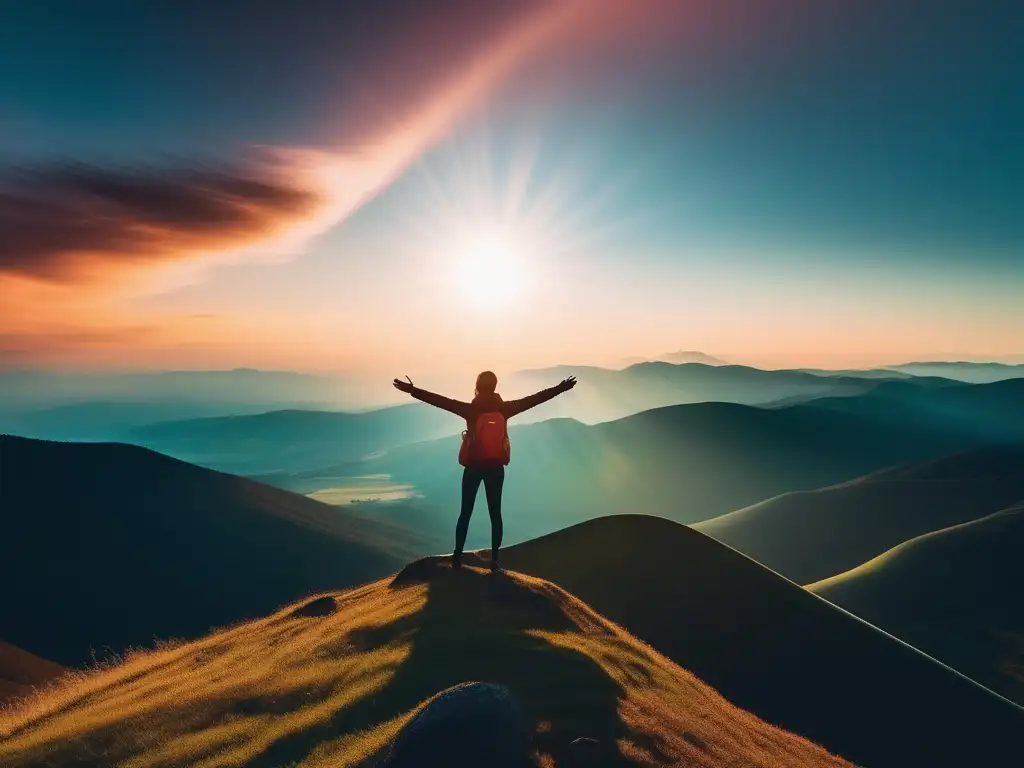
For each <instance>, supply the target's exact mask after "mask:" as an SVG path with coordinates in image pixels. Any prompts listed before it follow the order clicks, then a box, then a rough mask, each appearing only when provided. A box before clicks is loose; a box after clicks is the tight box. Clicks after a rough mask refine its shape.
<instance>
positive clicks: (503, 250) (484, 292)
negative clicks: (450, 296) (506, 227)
mask: <svg viewBox="0 0 1024 768" xmlns="http://www.w3.org/2000/svg"><path fill="white" fill-rule="evenodd" d="M456 272H457V275H456V278H457V282H458V285H459V289H460V292H461V294H462V295H463V296H464V297H465V298H466V299H467V300H468V301H470V302H471V303H472V304H473V305H474V306H476V307H478V308H480V309H500V308H502V307H505V306H507V305H508V304H509V303H510V302H511V301H512V299H513V298H515V296H516V295H517V294H518V293H519V291H520V290H521V288H522V282H523V261H522V254H521V253H519V252H518V251H517V249H516V247H515V246H514V245H513V243H512V242H511V241H510V240H508V239H506V238H502V237H498V236H495V235H484V236H478V237H474V238H472V239H471V240H469V241H468V242H467V243H466V245H465V247H464V248H462V249H461V253H460V255H459V259H458V263H457V266H456Z"/></svg>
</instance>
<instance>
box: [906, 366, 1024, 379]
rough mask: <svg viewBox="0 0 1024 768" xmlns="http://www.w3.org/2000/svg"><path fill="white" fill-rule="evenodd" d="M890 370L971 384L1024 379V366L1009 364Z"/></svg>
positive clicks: (913, 367) (907, 367)
mask: <svg viewBox="0 0 1024 768" xmlns="http://www.w3.org/2000/svg"><path fill="white" fill-rule="evenodd" d="M888 370H893V371H900V372H903V373H909V374H911V375H912V376H941V377H943V378H947V379H957V380H959V381H966V382H969V383H971V384H986V383H990V382H993V381H1003V380H1005V379H1019V378H1024V365H1022V364H1017V365H1011V364H1008V363H970V362H952V363H942V362H936V363H904V364H902V365H893V366H888Z"/></svg>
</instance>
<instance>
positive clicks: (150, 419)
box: [0, 401, 282, 440]
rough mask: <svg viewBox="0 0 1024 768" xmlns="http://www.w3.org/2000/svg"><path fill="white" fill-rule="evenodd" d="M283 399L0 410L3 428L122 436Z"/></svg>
mask: <svg viewBox="0 0 1024 768" xmlns="http://www.w3.org/2000/svg"><path fill="white" fill-rule="evenodd" d="M281 407H282V404H281V403H262V404H251V405H247V404H244V403H243V404H237V405H230V404H227V403H201V402H189V401H167V402H131V401H126V402H82V403H72V404H67V405H57V406H53V407H49V408H39V409H36V408H31V409H17V410H6V411H3V410H0V432H3V433H7V434H11V435H21V436H23V437H35V438H40V439H46V440H119V439H123V438H124V437H125V436H126V434H127V433H128V432H129V431H130V430H132V429H135V428H136V427H141V426H145V425H149V424H153V423H154V422H161V421H173V420H183V419H199V418H209V417H213V416H232V415H244V414H253V413H265V412H266V411H270V410H274V409H276V408H281Z"/></svg>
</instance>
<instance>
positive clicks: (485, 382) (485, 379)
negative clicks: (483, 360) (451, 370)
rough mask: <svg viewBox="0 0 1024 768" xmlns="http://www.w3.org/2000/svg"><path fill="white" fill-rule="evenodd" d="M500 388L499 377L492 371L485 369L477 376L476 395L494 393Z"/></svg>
mask: <svg viewBox="0 0 1024 768" xmlns="http://www.w3.org/2000/svg"><path fill="white" fill-rule="evenodd" d="M497 388H498V377H497V376H495V375H494V373H493V372H492V371H484V372H483V373H481V374H480V375H479V376H477V377H476V390H475V391H474V393H473V394H475V395H493V394H494V390H496V389H497Z"/></svg>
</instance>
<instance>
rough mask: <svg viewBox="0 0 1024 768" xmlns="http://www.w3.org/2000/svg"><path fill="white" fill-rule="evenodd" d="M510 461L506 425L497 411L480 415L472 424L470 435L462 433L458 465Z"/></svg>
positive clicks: (509, 444)
mask: <svg viewBox="0 0 1024 768" xmlns="http://www.w3.org/2000/svg"><path fill="white" fill-rule="evenodd" d="M511 459H512V445H511V443H509V441H508V423H507V422H506V421H505V417H504V416H503V415H502V414H501V413H500V412H499V411H489V412H487V413H481V414H480V415H479V416H477V417H476V421H475V422H474V423H473V431H472V433H471V432H470V431H469V430H466V431H464V432H463V433H462V447H461V448H460V449H459V464H461V465H462V466H464V467H468V466H470V465H471V464H475V463H479V462H486V463H497V462H499V461H500V462H501V463H502V464H508V463H509V461H511Z"/></svg>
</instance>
